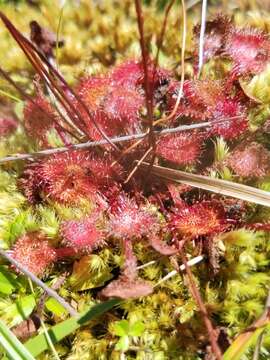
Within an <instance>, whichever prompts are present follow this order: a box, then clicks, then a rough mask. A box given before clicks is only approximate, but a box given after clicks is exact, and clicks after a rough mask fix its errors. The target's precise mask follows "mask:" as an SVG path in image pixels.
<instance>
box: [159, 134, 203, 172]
mask: <svg viewBox="0 0 270 360" xmlns="http://www.w3.org/2000/svg"><path fill="white" fill-rule="evenodd" d="M202 142H203V137H202V136H201V135H200V134H199V133H196V132H182V133H179V134H173V135H167V136H164V137H162V138H161V139H160V140H159V141H158V144H157V148H156V154H157V156H159V157H161V158H162V159H164V160H167V161H170V162H172V163H175V164H178V165H188V164H192V163H194V162H195V161H196V160H197V159H198V157H199V156H200V155H201V152H202Z"/></svg>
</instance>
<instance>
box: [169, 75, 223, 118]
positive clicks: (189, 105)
mask: <svg viewBox="0 0 270 360" xmlns="http://www.w3.org/2000/svg"><path fill="white" fill-rule="evenodd" d="M179 88H180V85H179V83H178V82H171V84H170V86H169V89H168V95H167V96H168V108H169V110H172V109H173V108H174V106H175V103H176V99H177V93H178V91H179ZM223 98H224V86H223V84H222V82H221V81H219V80H186V81H185V82H184V87H183V96H182V99H181V101H180V104H179V106H178V108H177V112H176V117H178V116H187V117H190V118H192V119H194V120H200V121H203V120H206V119H208V118H210V117H211V116H212V113H213V110H214V108H215V106H216V103H217V101H218V100H219V101H220V100H221V99H223Z"/></svg>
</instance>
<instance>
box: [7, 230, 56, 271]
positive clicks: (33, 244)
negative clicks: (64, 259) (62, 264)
mask: <svg viewBox="0 0 270 360" xmlns="http://www.w3.org/2000/svg"><path fill="white" fill-rule="evenodd" d="M11 256H12V257H13V258H14V259H15V260H17V261H18V262H19V263H20V264H22V265H23V266H24V267H25V268H26V269H27V270H29V271H31V272H32V273H33V274H35V275H42V274H43V273H44V272H45V270H46V269H47V268H48V267H49V266H50V265H51V264H52V263H53V262H54V261H55V260H56V259H57V253H56V251H55V249H54V248H53V247H52V246H51V245H50V244H49V242H48V240H47V239H46V238H45V236H44V235H42V234H40V233H38V232H32V233H29V234H26V235H23V236H22V237H20V238H19V239H18V240H17V241H16V243H15V245H14V247H13V249H12V253H11Z"/></svg>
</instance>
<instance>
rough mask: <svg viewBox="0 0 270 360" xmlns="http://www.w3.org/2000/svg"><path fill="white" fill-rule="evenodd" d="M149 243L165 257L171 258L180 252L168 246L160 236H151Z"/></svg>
mask: <svg viewBox="0 0 270 360" xmlns="http://www.w3.org/2000/svg"><path fill="white" fill-rule="evenodd" d="M149 243H150V245H151V246H152V248H153V249H154V250H156V251H157V252H158V253H160V254H161V255H164V256H171V255H174V254H176V253H177V252H178V249H176V248H175V247H174V246H170V245H168V244H166V243H165V242H164V241H162V240H161V238H160V237H159V236H158V235H153V236H149Z"/></svg>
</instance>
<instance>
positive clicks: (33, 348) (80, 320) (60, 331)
mask: <svg viewBox="0 0 270 360" xmlns="http://www.w3.org/2000/svg"><path fill="white" fill-rule="evenodd" d="M119 303H120V300H116V299H113V300H109V301H106V302H104V303H101V304H98V305H95V306H93V307H91V308H90V309H89V310H87V311H84V312H83V313H81V314H79V316H77V317H71V318H70V319H67V320H65V321H63V322H61V323H59V324H57V325H55V326H53V327H51V328H50V329H48V331H47V332H48V335H49V336H50V339H51V342H52V343H53V344H56V343H58V342H59V341H60V340H62V339H63V338H64V337H66V336H68V335H70V334H72V333H73V332H74V331H75V330H77V329H78V328H79V327H80V326H82V325H84V324H85V323H87V322H88V321H90V320H92V319H94V318H96V317H98V316H100V315H102V314H103V313H105V312H106V311H108V310H110V309H111V308H112V307H114V306H115V305H118V304H119ZM24 345H25V347H26V348H27V349H28V351H30V353H31V354H32V355H33V356H38V355H39V354H41V353H42V352H43V351H45V350H47V349H49V344H48V342H47V339H46V336H45V334H44V333H43V334H40V335H38V336H36V337H35V338H33V339H30V340H28V341H27V342H26V343H25V344H24Z"/></svg>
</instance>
